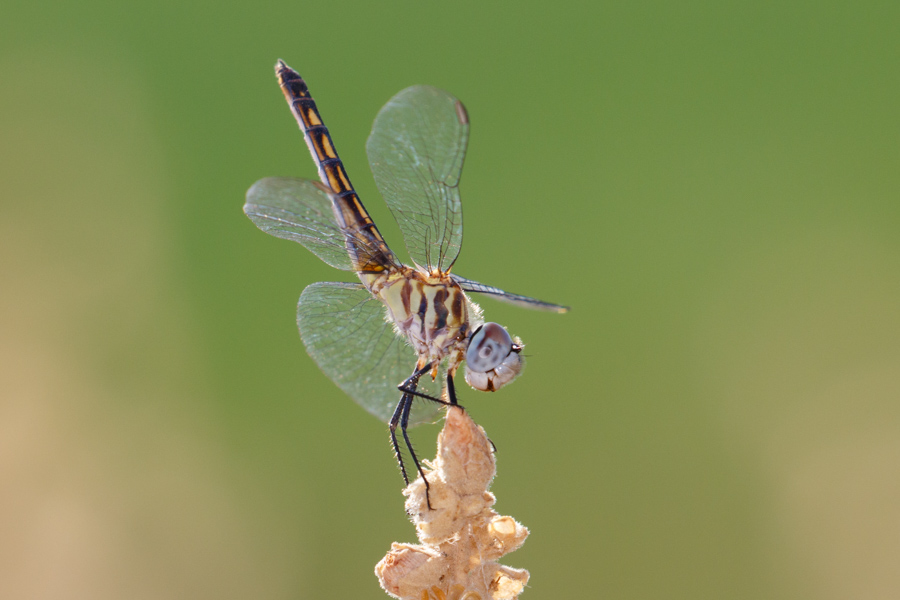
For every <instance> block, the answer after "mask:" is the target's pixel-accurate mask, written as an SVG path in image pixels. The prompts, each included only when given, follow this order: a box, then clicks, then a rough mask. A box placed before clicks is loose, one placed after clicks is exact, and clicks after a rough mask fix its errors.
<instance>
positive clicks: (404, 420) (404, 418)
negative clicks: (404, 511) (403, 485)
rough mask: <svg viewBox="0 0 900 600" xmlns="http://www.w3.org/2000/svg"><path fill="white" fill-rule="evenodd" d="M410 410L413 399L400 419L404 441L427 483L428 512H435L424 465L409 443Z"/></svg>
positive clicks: (414, 382)
mask: <svg viewBox="0 0 900 600" xmlns="http://www.w3.org/2000/svg"><path fill="white" fill-rule="evenodd" d="M418 379H419V378H418V377H416V379H415V380H413V382H412V385H416V383H418ZM410 408H412V398H409V401H408V402H407V403H406V406H404V407H403V415H402V416H401V417H400V431H402V432H403V439H404V440H405V441H406V447H407V448H408V449H409V455H410V456H411V457H412V459H413V462H414V463H415V464H416V470H417V471H418V472H419V475H420V476H421V477H422V481H424V482H425V503H426V504H428V510H434V509H432V508H431V496H430V495H429V493H428V492H429V490H430V489H431V486H430V485H428V478H427V477H425V471H423V470H422V465H421V464H419V457H417V456H416V451H415V450H414V449H413V445H412V442H411V441H409V435H408V434H407V433H406V428H407V426H408V425H409V411H410Z"/></svg>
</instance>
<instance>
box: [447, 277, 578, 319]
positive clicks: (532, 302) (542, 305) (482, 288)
mask: <svg viewBox="0 0 900 600" xmlns="http://www.w3.org/2000/svg"><path fill="white" fill-rule="evenodd" d="M451 277H452V278H453V280H454V281H456V283H458V284H459V286H460V287H461V288H462V289H463V291H464V292H476V293H478V294H486V295H488V296H490V297H491V298H494V299H495V300H502V301H503V302H508V303H510V304H515V305H516V306H521V307H522V308H530V309H533V310H546V311H550V312H556V313H564V312H569V307H568V306H561V305H559V304H553V303H551V302H544V301H543V300H537V299H536V298H529V297H528V296H520V295H519V294H510V293H509V292H505V291H503V290H501V289H500V288H496V287H493V286H490V285H485V284H483V283H478V282H477V281H472V280H471V279H466V278H464V277H459V276H457V275H451Z"/></svg>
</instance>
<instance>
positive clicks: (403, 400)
mask: <svg viewBox="0 0 900 600" xmlns="http://www.w3.org/2000/svg"><path fill="white" fill-rule="evenodd" d="M409 404H412V398H411V397H410V396H409V395H408V394H403V396H401V397H400V402H398V403H397V408H395V409H394V415H393V416H392V417H391V422H390V424H389V425H390V430H391V445H393V447H394V456H395V457H396V458H397V463H398V464H399V465H400V473H401V474H402V475H403V481H405V482H406V485H409V477H407V476H406V466H405V465H404V464H403V455H402V454H401V453H400V444H398V443H397V425H398V424H399V423H400V417H401V416H402V415H403V411H404V409H405V408H406V407H407V405H409Z"/></svg>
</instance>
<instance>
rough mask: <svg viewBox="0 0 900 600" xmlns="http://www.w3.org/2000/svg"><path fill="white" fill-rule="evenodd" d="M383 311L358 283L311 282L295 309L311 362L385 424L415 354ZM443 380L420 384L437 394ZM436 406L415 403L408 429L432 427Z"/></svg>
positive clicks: (426, 403)
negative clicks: (415, 426) (411, 427)
mask: <svg viewBox="0 0 900 600" xmlns="http://www.w3.org/2000/svg"><path fill="white" fill-rule="evenodd" d="M385 317H386V313H385V308H384V305H382V304H381V302H379V301H378V300H377V299H375V298H374V297H373V296H372V295H371V294H370V293H369V291H368V290H367V289H366V288H365V287H363V286H362V285H361V284H358V283H314V284H312V285H310V286H308V287H307V288H306V289H305V290H303V294H301V295H300V302H299V304H298V305H297V326H298V327H299V329H300V336H301V337H302V338H303V343H304V344H305V345H306V349H307V351H308V352H309V355H310V356H312V358H313V360H315V361H316V363H317V364H318V365H319V368H320V369H322V371H323V372H324V373H325V374H326V375H328V377H330V378H331V379H332V380H333V381H334V382H335V383H336V384H337V385H338V387H340V388H341V389H342V390H344V391H345V392H346V393H347V394H348V395H349V396H350V397H351V398H353V400H355V401H356V403H357V404H359V405H360V406H362V407H363V408H365V409H366V410H367V411H369V412H370V413H372V414H373V415H375V416H376V417H378V418H379V419H381V420H382V421H384V422H388V421H390V419H391V416H392V415H393V413H394V409H395V408H396V406H397V403H398V402H399V400H400V395H401V392H400V391H399V390H398V389H397V386H398V385H399V384H400V383H401V382H403V381H404V380H405V379H406V378H407V377H409V376H410V375H411V374H412V373H413V371H414V370H415V367H416V353H415V351H413V349H412V347H411V346H410V345H409V344H408V343H407V342H406V338H405V337H403V336H400V335H398V334H397V333H396V331H395V329H394V327H393V325H392V324H391V323H390V322H389V321H388V320H387V319H386V318H385ZM442 382H443V379H442V378H440V377H439V378H438V379H437V380H436V381H434V382H433V381H431V379H430V378H428V377H425V378H422V379H421V380H420V386H419V389H420V390H421V391H424V392H425V393H431V394H434V395H436V396H439V395H440V386H441V385H442ZM439 410H440V405H438V404H437V403H434V402H429V401H427V400H421V401H417V402H416V406H415V408H414V411H413V413H412V417H411V418H410V424H411V425H416V424H420V423H430V422H434V421H435V419H436V418H437V413H438V411H439Z"/></svg>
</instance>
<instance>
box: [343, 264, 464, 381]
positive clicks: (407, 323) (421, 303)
mask: <svg viewBox="0 0 900 600" xmlns="http://www.w3.org/2000/svg"><path fill="white" fill-rule="evenodd" d="M360 278H361V279H362V280H363V283H364V284H366V286H367V287H368V288H369V289H370V290H371V291H372V293H373V294H375V296H376V297H378V299H379V300H381V301H382V302H383V303H384V305H385V307H386V308H387V317H388V319H389V320H390V321H392V322H393V323H394V326H395V327H396V328H397V331H398V332H399V333H401V334H403V335H405V336H406V338H407V339H408V340H409V343H410V345H411V346H412V347H413V349H414V350H415V351H416V353H417V354H418V356H419V359H420V362H421V363H422V364H424V363H427V362H432V361H440V360H443V359H444V358H445V357H447V356H451V355H452V358H453V359H455V360H452V361H451V362H455V363H456V364H459V362H460V361H461V358H462V356H461V355H462V353H463V352H464V350H465V344H466V340H467V339H468V337H469V335H468V334H469V329H470V328H469V314H468V310H467V306H466V296H465V293H464V292H463V291H462V289H461V288H460V287H459V284H457V283H456V282H455V281H453V279H451V278H450V277H449V276H446V275H426V274H423V273H422V272H420V271H417V270H415V269H412V268H410V267H403V268H402V269H399V270H396V271H394V272H391V273H387V274H383V275H377V276H365V275H360ZM367 279H368V281H367ZM457 355H458V356H457ZM452 366H455V365H451V367H452Z"/></svg>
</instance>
